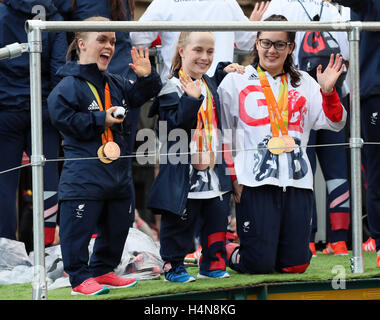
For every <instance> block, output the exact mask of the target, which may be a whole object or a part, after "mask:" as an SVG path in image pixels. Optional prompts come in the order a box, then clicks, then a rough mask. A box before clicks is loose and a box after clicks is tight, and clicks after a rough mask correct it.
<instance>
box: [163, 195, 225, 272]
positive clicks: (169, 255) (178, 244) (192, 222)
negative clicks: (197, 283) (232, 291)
mask: <svg viewBox="0 0 380 320" xmlns="http://www.w3.org/2000/svg"><path fill="white" fill-rule="evenodd" d="M230 198H231V195H230V193H226V194H224V195H223V199H222V200H221V199H220V198H219V197H216V198H212V199H188V200H187V206H186V212H185V213H184V214H183V215H182V216H179V215H176V214H173V213H169V212H168V213H163V214H162V216H161V228H160V243H161V248H160V254H161V257H162V259H163V260H164V262H165V263H167V262H170V263H171V265H172V267H173V268H174V267H176V266H177V265H179V264H183V261H184V258H185V256H186V254H187V253H188V252H189V250H190V248H191V246H192V244H193V237H194V235H195V231H196V229H197V223H201V227H200V239H201V245H202V258H201V261H200V264H199V269H200V270H201V271H210V270H225V268H226V262H227V254H226V248H225V244H226V231H227V223H228V214H229V213H230Z"/></svg>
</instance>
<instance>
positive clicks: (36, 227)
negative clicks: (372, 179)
mask: <svg viewBox="0 0 380 320" xmlns="http://www.w3.org/2000/svg"><path fill="white" fill-rule="evenodd" d="M25 30H26V32H27V35H28V51H29V56H30V57H29V59H30V96H31V131H32V132H31V136H32V155H31V165H32V180H33V182H32V186H33V232H34V240H33V241H34V251H35V254H34V266H35V267H34V270H35V271H34V278H33V299H35V300H41V299H47V285H46V277H45V260H44V254H45V252H44V219H43V212H44V202H43V200H44V199H43V170H42V167H43V165H44V161H45V158H44V155H43V150H42V111H41V110H42V104H41V103H42V98H41V52H42V42H41V34H42V32H76V31H114V32H116V31H119V32H120V31H121V32H123V31H124V32H131V31H190V30H196V31H264V30H265V31H305V30H315V31H342V32H344V31H346V32H348V33H349V42H350V59H349V60H350V72H351V90H350V92H351V95H350V96H351V98H350V115H351V116H350V139H349V146H350V149H351V198H352V209H351V212H352V239H353V246H352V258H351V270H352V272H353V273H363V272H364V261H363V252H362V193H361V185H362V184H361V154H360V151H361V148H362V146H363V140H362V139H361V137H360V83H359V78H360V73H359V40H360V33H361V31H362V30H365V31H380V22H360V21H355V22H324V23H322V22H303V23H301V22H282V21H281V22H279V21H259V22H251V21H250V22H236V21H224V22H220V21H215V22H213V21H208V22H207V23H205V22H199V21H186V22H173V21H170V22H166V21H165V22H163V21H157V22H136V21H123V22H116V21H42V20H28V21H27V22H26V24H25ZM7 47H8V48H7ZM7 47H6V48H2V49H0V59H4V58H12V57H14V56H16V55H17V54H18V53H17V50H25V44H22V45H20V46H18V47H17V46H12V47H11V48H9V46H7ZM20 54H21V53H20Z"/></svg>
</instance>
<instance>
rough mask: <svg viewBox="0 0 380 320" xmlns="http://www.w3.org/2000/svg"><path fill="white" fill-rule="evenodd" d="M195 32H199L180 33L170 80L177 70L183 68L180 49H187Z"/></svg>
mask: <svg viewBox="0 0 380 320" xmlns="http://www.w3.org/2000/svg"><path fill="white" fill-rule="evenodd" d="M193 32H197V31H183V32H181V33H180V35H179V38H178V42H177V48H176V51H175V54H174V57H173V60H172V65H171V67H170V74H169V78H172V77H173V75H174V72H175V71H176V70H179V69H181V68H182V59H181V56H180V54H179V48H183V47H185V46H186V45H187V44H188V43H189V38H190V35H191V34H192V33H193ZM206 32H207V31H206ZM210 33H211V32H210ZM211 34H212V33H211Z"/></svg>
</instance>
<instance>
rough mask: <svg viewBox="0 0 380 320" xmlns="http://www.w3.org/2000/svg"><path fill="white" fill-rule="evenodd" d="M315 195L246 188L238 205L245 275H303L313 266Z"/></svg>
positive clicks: (293, 190)
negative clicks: (311, 239)
mask: <svg viewBox="0 0 380 320" xmlns="http://www.w3.org/2000/svg"><path fill="white" fill-rule="evenodd" d="M312 203H313V191H312V190H308V189H299V188H292V187H288V188H286V191H284V190H283V188H280V187H277V186H271V185H264V186H261V187H247V186H244V188H243V192H242V195H241V200H240V203H237V204H236V222H237V232H238V235H239V239H240V247H239V254H240V260H239V261H238V262H237V263H236V264H231V260H230V267H231V268H232V269H234V270H236V271H238V272H241V273H273V272H276V271H278V272H290V273H302V272H304V271H305V270H306V268H307V267H308V265H309V263H310V259H311V256H312V254H311V251H310V249H309V237H310V230H311V229H310V223H311V216H312Z"/></svg>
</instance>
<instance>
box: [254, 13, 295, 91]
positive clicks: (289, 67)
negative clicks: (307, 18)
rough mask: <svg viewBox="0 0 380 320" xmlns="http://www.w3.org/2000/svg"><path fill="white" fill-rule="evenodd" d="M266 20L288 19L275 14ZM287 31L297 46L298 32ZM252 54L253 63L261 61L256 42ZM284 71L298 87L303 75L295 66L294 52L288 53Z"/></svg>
mask: <svg viewBox="0 0 380 320" xmlns="http://www.w3.org/2000/svg"><path fill="white" fill-rule="evenodd" d="M264 21H288V20H287V19H286V18H285V17H284V16H282V15H275V14H273V15H271V16H270V17H268V18H267V19H265V20H264ZM285 32H286V33H287V34H288V41H290V42H292V43H294V46H295V38H296V33H295V32H291V31H285ZM260 34H261V31H258V32H257V39H258V38H259V36H260ZM294 49H295V47H294ZM294 49H293V50H294ZM251 56H252V64H253V65H254V64H257V63H259V53H258V51H257V47H256V43H255V45H254V46H253V51H252V54H251ZM284 71H285V72H286V73H288V74H289V76H290V83H291V84H292V86H293V87H294V88H296V87H298V86H299V82H300V80H301V76H302V75H301V73H300V72H299V71H298V70H297V69H296V67H295V66H294V61H293V55H292V54H288V56H287V57H286V59H285V62H284Z"/></svg>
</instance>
